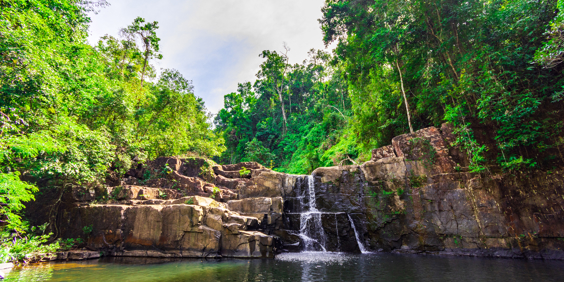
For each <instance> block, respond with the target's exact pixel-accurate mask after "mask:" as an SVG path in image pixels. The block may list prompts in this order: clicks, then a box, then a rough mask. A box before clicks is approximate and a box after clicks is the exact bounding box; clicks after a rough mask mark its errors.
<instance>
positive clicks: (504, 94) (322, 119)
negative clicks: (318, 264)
mask: <svg viewBox="0 0 564 282" xmlns="http://www.w3.org/2000/svg"><path fill="white" fill-rule="evenodd" d="M558 7H560V8H562V7H563V4H562V2H560V3H557V1H556V0H539V1H530V0H511V1H508V0H488V1H484V0H464V1H461V0H422V1H384V0H326V1H325V6H324V7H323V9H322V12H323V17H322V19H320V20H319V21H320V23H321V26H322V31H323V35H324V41H325V43H326V44H331V43H336V45H337V47H336V49H335V50H334V52H333V55H328V54H323V53H322V52H319V51H318V52H317V53H315V54H312V59H311V60H310V61H308V62H304V64H301V65H289V64H288V63H287V59H286V55H285V54H279V53H277V52H270V51H265V52H263V54H262V55H261V56H262V57H264V58H265V62H264V63H263V64H262V65H261V70H260V71H259V73H258V74H257V80H256V82H255V83H254V84H253V85H251V84H250V83H246V84H241V85H240V87H239V90H238V91H237V92H236V93H231V94H229V95H227V96H226V97H225V109H223V110H222V111H221V112H220V114H219V116H218V117H217V118H216V124H217V125H218V128H219V129H221V130H222V131H223V132H224V137H225V139H226V145H227V148H228V150H227V151H225V152H224V154H223V158H224V160H225V161H230V162H236V161H241V160H256V161H259V162H262V163H264V164H267V165H268V164H269V162H273V163H274V166H275V167H277V169H278V170H281V171H288V172H293V173H308V172H311V170H312V169H314V168H316V167H318V166H325V165H334V164H339V163H343V162H344V163H346V162H348V163H350V162H351V161H353V160H356V161H357V162H359V161H364V160H366V159H367V158H368V153H369V150H370V149H373V148H377V147H380V146H383V145H387V144H389V143H390V141H391V138H392V137H394V136H397V135H400V134H404V133H409V132H410V127H413V129H414V130H418V129H421V128H425V127H429V126H440V125H441V124H442V123H443V122H447V121H448V122H450V123H451V124H453V125H454V127H455V133H456V134H457V136H458V140H457V144H458V145H460V146H461V147H462V148H463V149H465V151H466V153H467V154H468V156H469V158H470V164H469V167H468V169H469V170H471V171H474V172H481V171H486V170H490V171H491V170H503V171H516V170H527V169H537V168H543V167H552V166H554V165H559V164H560V165H561V164H562V163H563V162H564V157H563V155H562V153H561V151H562V149H563V148H562V145H563V144H564V139H563V137H562V132H563V131H562V130H563V126H564V119H563V118H564V112H563V101H562V97H563V94H562V93H564V89H563V87H564V79H563V75H564V73H563V70H564V69H563V66H562V64H560V62H561V61H562V54H563V50H564V48H563V46H564V45H563V44H562V42H564V40H563V38H564V37H563V36H562V31H563V30H564V28H563V25H562V16H561V15H559V14H558V11H559V9H558ZM318 54H323V55H318ZM251 86H252V87H251ZM406 103H408V104H409V107H406V106H407V105H406ZM409 119H411V120H410V121H409Z"/></svg>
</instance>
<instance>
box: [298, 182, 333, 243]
mask: <svg viewBox="0 0 564 282" xmlns="http://www.w3.org/2000/svg"><path fill="white" fill-rule="evenodd" d="M307 180H308V193H309V211H306V212H303V213H301V215H300V233H299V236H300V238H301V239H302V241H303V243H304V251H306V252H307V251H315V250H316V249H315V244H316V243H317V244H318V245H319V246H320V247H321V249H322V250H323V251H324V252H327V249H326V247H325V244H326V238H325V231H324V230H323V224H322V222H321V212H319V210H317V207H316V204H315V185H314V178H313V176H312V175H308V176H307ZM302 206H303V203H302Z"/></svg>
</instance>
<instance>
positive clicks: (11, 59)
mask: <svg viewBox="0 0 564 282" xmlns="http://www.w3.org/2000/svg"><path fill="white" fill-rule="evenodd" d="M106 4H107V3H106V2H105V1H79V0H1V1H0V115H1V116H0V125H1V128H0V170H1V173H0V208H1V209H0V223H1V224H0V225H1V226H2V234H1V236H2V242H3V244H7V245H3V246H2V252H0V257H1V260H3V261H5V260H11V259H14V258H13V257H11V256H14V254H17V255H23V254H25V253H29V252H30V250H34V248H35V247H37V246H39V244H40V243H41V242H44V241H46V238H48V237H49V236H48V235H47V234H45V235H43V236H42V237H34V234H35V233H34V232H31V233H29V235H26V232H27V231H28V230H31V228H30V227H29V226H27V224H26V222H25V221H22V218H21V210H22V209H23V208H24V205H23V203H24V202H25V201H29V200H32V199H34V194H35V193H36V192H38V187H39V188H41V189H42V190H45V189H48V190H54V191H56V193H59V194H60V195H61V196H62V194H63V192H64V191H66V190H68V189H69V188H71V187H73V186H77V185H90V186H93V185H101V184H103V183H104V182H106V181H111V180H113V179H119V177H121V175H123V174H124V173H125V172H126V171H127V170H129V169H130V167H131V165H132V164H133V163H135V162H143V161H145V160H147V159H154V158H156V157H159V156H171V155H182V154H186V153H188V152H191V153H192V154H197V155H201V156H207V157H213V156H217V155H219V154H221V152H222V151H223V150H224V149H225V148H224V146H223V140H222V139H221V137H217V136H216V135H215V134H214V133H213V132H212V131H211V123H209V122H208V120H209V114H208V113H207V110H206V108H205V106H204V103H203V101H202V99H200V98H198V97H196V96H195V95H194V94H193V86H192V84H191V81H189V80H187V79H185V78H184V77H183V76H182V74H180V73H179V72H178V71H176V70H173V69H166V70H161V71H159V72H158V73H160V75H159V76H158V77H156V74H157V70H156V69H155V68H154V67H153V66H152V65H151V62H152V61H153V60H158V59H160V58H162V56H163V55H162V54H160V53H159V40H160V39H159V38H158V36H157V30H158V23H157V22H146V21H145V20H144V19H142V18H137V19H135V21H134V22H133V23H132V24H131V25H130V26H128V27H125V28H123V29H121V30H119V29H118V28H116V31H115V33H116V35H117V34H119V35H120V36H119V37H113V36H105V37H104V38H101V39H100V41H99V43H98V44H97V45H96V46H91V45H88V44H87V41H86V39H87V36H88V33H87V30H88V24H89V22H90V19H89V17H88V14H89V13H90V12H92V11H93V10H95V9H99V8H102V7H103V6H105V5H106ZM164 55H165V56H166V54H164ZM40 193H41V191H40ZM33 230H34V231H35V230H36V229H35V228H33ZM42 230H43V231H45V226H43V228H42ZM13 231H15V232H13ZM14 236H16V237H14ZM26 236H30V237H29V238H28V237H26ZM12 237H14V238H22V239H21V240H19V241H17V240H13V241H10V240H9V239H10V238H12ZM6 240H7V241H6ZM56 247H57V246H54V247H53V248H56ZM45 248H47V247H45ZM10 249H12V251H11V253H10ZM14 250H17V251H14ZM45 251H46V250H43V252H45ZM38 252H41V250H39V251H38ZM19 259H21V258H19Z"/></svg>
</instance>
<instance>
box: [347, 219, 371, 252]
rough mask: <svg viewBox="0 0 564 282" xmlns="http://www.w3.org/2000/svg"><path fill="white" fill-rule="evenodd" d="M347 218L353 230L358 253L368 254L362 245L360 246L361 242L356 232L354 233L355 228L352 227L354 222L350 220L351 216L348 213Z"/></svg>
mask: <svg viewBox="0 0 564 282" xmlns="http://www.w3.org/2000/svg"><path fill="white" fill-rule="evenodd" d="M347 216H348V217H349V221H350V222H351V226H352V228H353V230H354V236H355V237H356V243H357V244H358V248H359V249H360V252H361V253H363V254H366V253H368V251H367V250H366V248H365V247H364V244H362V242H361V241H360V238H359V236H358V232H357V231H356V227H355V226H354V221H353V220H352V218H351V216H350V215H349V214H348V213H347Z"/></svg>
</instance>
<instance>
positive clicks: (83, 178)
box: [0, 0, 564, 261]
mask: <svg viewBox="0 0 564 282" xmlns="http://www.w3.org/2000/svg"><path fill="white" fill-rule="evenodd" d="M105 5H107V2H106V1H104V0H98V1H83V0H0V226H1V232H0V236H1V243H2V249H1V250H2V251H1V252H0V260H2V261H8V260H21V259H22V257H21V256H23V255H25V254H29V253H30V252H39V253H40V252H49V251H52V250H54V249H57V248H60V247H61V245H59V243H58V242H57V243H55V244H51V245H44V244H42V243H44V242H47V240H48V239H49V234H47V233H46V232H45V230H47V229H46V226H42V227H40V228H35V227H30V226H29V224H27V222H26V221H25V220H24V219H22V210H23V209H24V208H25V206H24V203H25V202H27V201H30V200H33V199H34V198H35V196H36V195H38V194H37V193H43V192H44V191H46V190H49V191H54V193H55V194H58V195H60V197H62V195H63V193H64V192H65V191H67V190H68V189H70V188H72V187H76V186H96V185H104V183H108V182H111V181H116V180H119V179H120V177H121V176H123V175H124V174H125V172H126V171H127V170H129V169H130V168H131V166H132V165H133V164H135V163H142V162H144V161H146V160H151V159H155V158H157V157H159V156H178V155H186V154H190V155H198V156H203V157H207V158H213V159H215V160H216V161H218V162H220V163H236V162H240V161H258V162H260V163H262V164H264V165H266V166H268V167H271V168H273V169H275V170H278V171H283V172H289V173H310V172H311V171H312V170H314V169H315V168H317V167H320V166H332V165H342V164H350V163H361V162H363V161H366V160H368V159H369V158H370V151H371V150H372V149H374V148H377V147H380V146H383V145H387V144H389V143H390V141H391V138H393V137H394V136H397V135H400V134H405V133H409V132H413V131H416V130H418V129H421V128H425V127H429V126H440V125H441V124H442V123H444V122H450V123H451V124H452V125H453V126H454V128H455V133H456V135H457V137H458V141H457V144H458V145H459V146H461V147H462V148H463V149H464V150H465V152H466V153H467V154H468V155H469V157H470V159H471V163H470V164H469V167H468V168H466V169H468V170H470V171H473V172H484V171H492V170H495V171H517V170H531V169H551V168H553V167H554V166H560V165H562V163H563V162H564V157H563V155H562V152H561V151H562V150H563V149H564V148H562V145H563V144H564V138H563V127H564V123H563V122H564V112H563V103H564V102H563V96H564V94H563V93H564V89H563V87H564V79H563V75H564V74H563V71H564V67H563V64H561V61H562V57H563V55H562V54H563V51H564V35H563V33H562V32H563V30H564V18H562V17H563V16H562V15H560V14H559V13H558V12H559V11H560V10H561V9H562V8H564V2H562V1H558V2H557V1H556V0H538V1H532V0H511V1H509V0H488V1H485V0H465V1H459V0H444V1H443V0H433V1H428V0H424V1H381V0H348V1H347V0H326V3H325V6H324V7H323V8H322V12H323V17H322V18H321V19H319V23H320V26H321V30H320V32H323V35H324V43H325V44H326V45H330V44H335V45H336V48H335V49H334V51H332V52H325V51H321V50H311V52H310V53H309V58H308V59H307V60H305V61H304V62H303V63H301V64H290V63H289V59H290V56H291V55H292V54H291V52H289V49H288V48H285V50H284V51H282V52H280V51H268V50H265V51H263V52H262V53H261V54H259V55H260V56H261V58H263V63H262V64H261V65H260V70H259V72H258V73H257V75H256V81H254V82H252V83H251V82H243V83H240V84H239V86H238V88H237V91H236V92H233V93H230V94H228V95H226V96H225V106H224V109H222V110H221V111H220V112H219V113H218V114H217V116H215V119H213V124H212V122H211V121H212V115H211V114H210V113H208V111H207V109H206V108H205V105H204V103H203V100H202V99H201V98H198V97H196V96H195V95H194V91H193V86H192V83H191V81H189V80H187V79H186V78H184V77H183V76H182V74H181V73H179V72H178V71H177V70H174V69H165V70H158V69H156V68H155V67H154V66H153V64H152V63H153V62H155V61H156V60H159V59H161V58H162V57H163V56H166V54H161V53H160V48H159V41H160V39H159V37H158V28H159V25H158V22H148V21H146V20H145V19H143V18H137V19H135V20H134V21H133V22H132V23H131V25H129V26H127V27H124V28H121V29H119V28H117V27H116V30H115V35H114V36H110V35H108V36H105V37H103V38H101V39H100V41H99V42H98V43H97V44H96V45H95V46H92V45H89V44H88V43H87V41H86V39H87V36H88V33H87V31H88V26H89V23H90V18H89V16H88V15H89V14H90V13H92V12H93V11H95V10H97V9H101V8H103V7H104V6H105ZM38 248H39V249H38ZM41 248H43V249H41Z"/></svg>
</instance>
